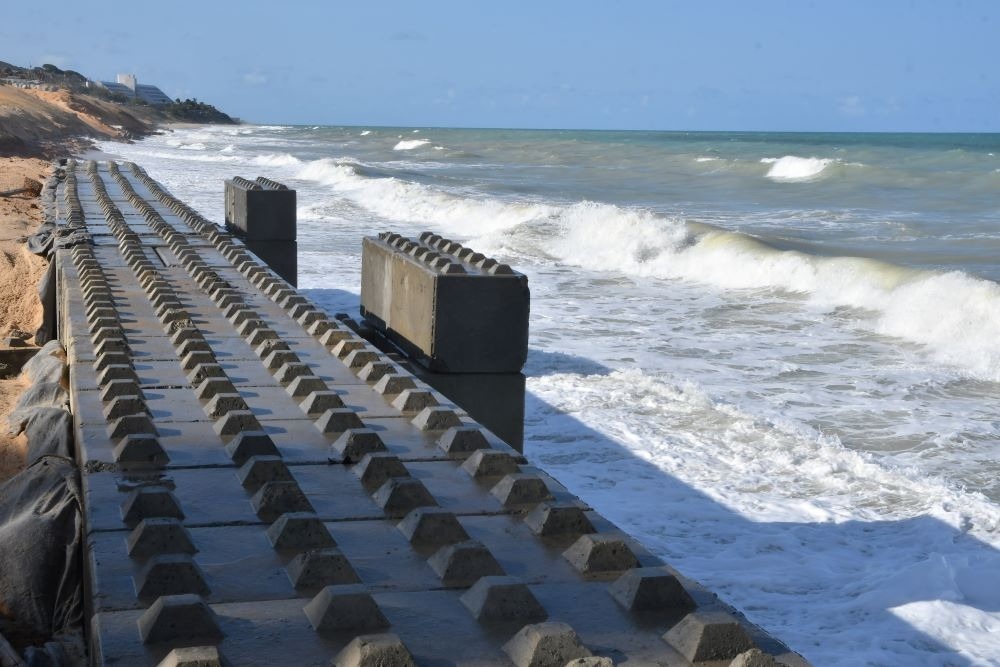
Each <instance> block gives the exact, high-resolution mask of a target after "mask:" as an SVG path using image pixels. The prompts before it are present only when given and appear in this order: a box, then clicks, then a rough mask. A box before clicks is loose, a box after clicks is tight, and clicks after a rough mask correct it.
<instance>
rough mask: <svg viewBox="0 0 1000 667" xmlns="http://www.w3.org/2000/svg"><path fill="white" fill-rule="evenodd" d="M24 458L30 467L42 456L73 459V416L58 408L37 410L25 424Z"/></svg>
mask: <svg viewBox="0 0 1000 667" xmlns="http://www.w3.org/2000/svg"><path fill="white" fill-rule="evenodd" d="M24 436H25V439H27V441H28V452H27V455H26V456H25V459H24V460H25V461H27V463H28V465H29V466H30V465H31V464H33V463H34V462H35V461H37V460H38V459H40V458H42V457H43V456H62V457H65V458H68V459H72V458H73V415H72V414H70V412H69V411H68V410H61V409H59V408H37V409H35V410H34V412H33V413H32V414H31V417H30V418H29V419H28V421H27V422H26V423H25V426H24Z"/></svg>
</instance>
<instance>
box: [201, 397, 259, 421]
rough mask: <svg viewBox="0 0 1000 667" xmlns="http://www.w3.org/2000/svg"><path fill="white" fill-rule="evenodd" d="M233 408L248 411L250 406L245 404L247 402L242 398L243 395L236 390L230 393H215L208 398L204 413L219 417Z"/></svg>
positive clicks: (213, 417) (211, 416)
mask: <svg viewBox="0 0 1000 667" xmlns="http://www.w3.org/2000/svg"><path fill="white" fill-rule="evenodd" d="M233 410H241V411H243V412H249V411H250V408H249V406H247V402H246V401H245V400H243V396H241V395H240V394H238V393H236V392H232V393H222V392H220V393H217V394H215V395H213V396H212V398H210V399H209V400H208V404H207V405H205V414H206V415H208V416H209V417H210V418H212V419H220V418H222V417H224V416H226V415H227V414H229V413H230V412H232V411H233Z"/></svg>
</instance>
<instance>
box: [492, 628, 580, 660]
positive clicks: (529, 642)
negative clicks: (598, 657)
mask: <svg viewBox="0 0 1000 667" xmlns="http://www.w3.org/2000/svg"><path fill="white" fill-rule="evenodd" d="M503 650H504V653H506V654H507V655H508V656H509V657H510V659H511V660H512V661H513V662H514V664H515V665H517V667H565V666H566V665H567V663H569V662H570V661H572V660H577V659H579V658H587V657H590V655H591V653H590V650H589V649H588V648H587V647H586V646H584V645H583V644H581V643H580V638H579V637H577V636H576V632H575V631H574V630H573V628H572V627H570V626H569V625H567V624H566V623H558V622H553V621H549V622H547V623H536V624H534V625H526V626H524V627H523V628H521V629H520V630H519V631H518V633H517V634H516V635H514V636H513V637H512V638H511V639H510V641H508V642H507V643H506V644H504V645H503Z"/></svg>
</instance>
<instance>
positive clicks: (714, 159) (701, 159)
mask: <svg viewBox="0 0 1000 667" xmlns="http://www.w3.org/2000/svg"><path fill="white" fill-rule="evenodd" d="M720 159H721V158H717V157H696V158H695V159H694V161H695V162H717V161H718V160H720Z"/></svg>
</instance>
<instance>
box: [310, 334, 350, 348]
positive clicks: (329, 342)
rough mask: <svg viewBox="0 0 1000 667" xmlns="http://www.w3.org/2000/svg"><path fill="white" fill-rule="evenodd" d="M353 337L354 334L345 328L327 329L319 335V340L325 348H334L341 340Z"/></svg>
mask: <svg viewBox="0 0 1000 667" xmlns="http://www.w3.org/2000/svg"><path fill="white" fill-rule="evenodd" d="M352 338H354V334H352V333H351V332H350V331H347V330H346V329H327V330H326V331H324V332H323V335H322V336H320V338H319V342H321V343H322V344H323V345H324V346H325V347H326V348H327V349H333V348H336V347H337V346H338V345H340V343H341V342H343V341H345V340H350V339H352Z"/></svg>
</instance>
